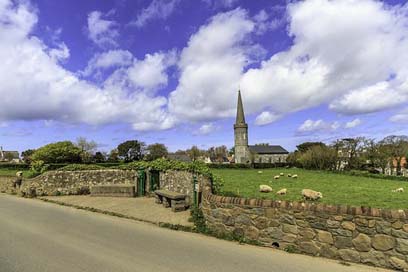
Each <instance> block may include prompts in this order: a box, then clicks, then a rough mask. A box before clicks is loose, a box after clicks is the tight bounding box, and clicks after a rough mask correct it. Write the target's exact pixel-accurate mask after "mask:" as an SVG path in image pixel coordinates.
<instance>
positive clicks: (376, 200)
mask: <svg viewBox="0 0 408 272" xmlns="http://www.w3.org/2000/svg"><path fill="white" fill-rule="evenodd" d="M212 171H213V173H214V174H217V175H219V176H220V177H222V178H223V179H224V181H225V184H224V187H223V194H225V195H231V194H236V195H239V196H241V197H250V198H268V199H276V200H292V201H294V200H297V201H299V200H301V199H302V197H301V191H302V189H312V190H315V191H319V192H322V194H323V198H322V199H321V200H320V202H323V203H328V204H343V205H353V206H371V207H377V208H397V209H408V182H406V181H394V180H386V179H373V178H367V177H357V176H348V175H342V174H335V173H328V172H323V171H310V170H304V169H279V168H278V169H262V170H256V169H212ZM258 171H262V174H259V173H258ZM279 173H285V176H283V177H280V179H278V180H274V179H273V177H274V176H275V175H279ZM289 173H290V174H292V175H293V174H297V175H298V176H299V177H298V178H297V179H293V178H289V177H287V174H289ZM261 184H266V185H269V186H271V187H272V188H273V192H272V193H260V192H259V185H261ZM399 187H402V188H404V190H405V192H404V193H393V192H392V190H394V189H396V188H399ZM282 188H287V189H288V194H287V195H285V196H278V195H276V192H277V191H278V190H280V189H282Z"/></svg>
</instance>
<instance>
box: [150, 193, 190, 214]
mask: <svg viewBox="0 0 408 272" xmlns="http://www.w3.org/2000/svg"><path fill="white" fill-rule="evenodd" d="M154 193H155V196H156V203H158V204H163V206H164V207H166V208H168V207H171V210H172V211H173V212H178V211H184V210H185V209H186V195H185V194H181V193H177V192H172V191H168V190H156V191H154Z"/></svg>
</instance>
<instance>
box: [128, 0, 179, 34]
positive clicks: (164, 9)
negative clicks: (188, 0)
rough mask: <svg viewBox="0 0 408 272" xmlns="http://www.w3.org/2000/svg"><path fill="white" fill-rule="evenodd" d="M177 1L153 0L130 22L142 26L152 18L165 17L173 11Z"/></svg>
mask: <svg viewBox="0 0 408 272" xmlns="http://www.w3.org/2000/svg"><path fill="white" fill-rule="evenodd" d="M179 2H180V0H153V1H152V2H151V3H150V5H149V6H148V7H147V8H145V9H143V10H142V11H141V12H140V14H139V15H138V16H137V18H136V20H135V21H132V22H131V23H130V24H131V25H135V26H137V27H143V26H144V25H145V24H147V23H148V22H149V21H152V20H154V19H166V18H168V17H169V16H170V15H171V14H172V13H173V12H174V10H175V8H176V6H177V5H178V3H179Z"/></svg>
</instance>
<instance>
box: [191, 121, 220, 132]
mask: <svg viewBox="0 0 408 272" xmlns="http://www.w3.org/2000/svg"><path fill="white" fill-rule="evenodd" d="M216 129H217V127H216V126H215V125H214V124H213V123H207V124H203V125H202V126H201V127H200V128H199V129H198V130H197V131H195V132H194V133H193V134H194V135H208V134H210V133H212V132H213V131H214V130H216Z"/></svg>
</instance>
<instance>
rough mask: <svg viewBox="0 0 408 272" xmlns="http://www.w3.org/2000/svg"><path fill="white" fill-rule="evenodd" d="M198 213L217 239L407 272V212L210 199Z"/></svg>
mask: <svg viewBox="0 0 408 272" xmlns="http://www.w3.org/2000/svg"><path fill="white" fill-rule="evenodd" d="M202 186H203V193H202V194H203V200H202V203H201V209H202V211H203V214H204V217H205V219H206V223H207V225H208V227H209V228H210V229H212V230H213V231H215V232H217V233H218V234H230V235H234V236H235V237H240V238H246V239H249V240H253V241H257V242H259V243H260V244H262V245H264V246H267V247H279V248H280V249H284V250H287V251H290V252H299V253H304V254H308V255H313V256H322V257H327V258H331V259H339V260H343V261H347V262H355V263H363V264H368V265H373V266H379V267H385V268H392V269H397V270H407V271H408V210H386V209H377V208H369V207H351V206H341V205H327V204H322V203H310V202H306V203H304V202H289V201H273V200H262V199H246V198H236V197H223V196H218V195H213V194H212V192H211V184H210V182H205V183H204V184H202Z"/></svg>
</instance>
